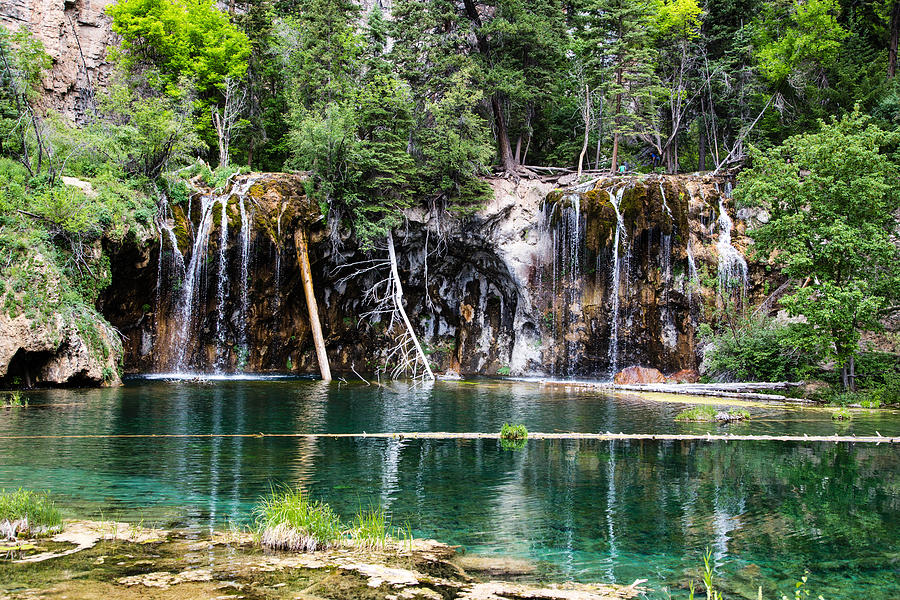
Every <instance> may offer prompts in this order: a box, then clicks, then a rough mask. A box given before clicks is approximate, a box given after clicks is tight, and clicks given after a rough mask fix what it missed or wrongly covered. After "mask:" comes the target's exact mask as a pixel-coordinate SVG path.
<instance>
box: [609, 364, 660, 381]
mask: <svg viewBox="0 0 900 600" xmlns="http://www.w3.org/2000/svg"><path fill="white" fill-rule="evenodd" d="M614 381H615V382H616V383H618V384H619V385H631V384H635V383H665V382H666V377H665V376H664V375H663V374H662V373H660V371H659V370H658V369H653V368H650V367H628V368H627V369H622V370H621V371H619V372H618V373H616V376H615V378H614Z"/></svg>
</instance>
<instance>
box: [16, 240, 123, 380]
mask: <svg viewBox="0 0 900 600" xmlns="http://www.w3.org/2000/svg"><path fill="white" fill-rule="evenodd" d="M31 264H32V265H34V268H35V269H37V270H39V271H40V272H39V273H36V274H35V280H38V281H42V287H43V288H44V289H43V290H41V292H43V293H44V294H45V297H44V301H45V302H46V304H47V305H50V306H56V305H58V299H59V289H58V287H57V286H56V283H58V280H56V279H54V277H53V276H52V275H50V276H41V275H46V274H47V272H48V271H49V269H48V268H47V267H46V265H47V261H46V260H45V259H44V257H43V255H41V254H34V255H33V256H32V257H31ZM31 291H33V290H31ZM28 293H29V290H21V291H15V288H13V289H12V290H10V291H9V293H8V295H7V296H6V300H5V302H4V306H3V308H2V310H0V388H2V387H11V386H12V387H19V386H24V387H31V386H32V385H62V384H68V385H115V384H118V383H119V372H118V360H119V359H120V358H121V355H122V347H121V345H120V343H119V339H118V337H117V336H116V334H115V333H114V332H112V331H111V330H109V329H108V328H107V326H106V324H105V323H103V322H102V319H100V318H99V317H98V315H97V314H96V313H93V311H88V310H87V309H82V310H84V311H85V312H83V313H81V314H79V315H78V316H77V317H76V316H74V315H73V314H72V313H67V315H63V314H61V313H60V312H58V311H55V310H52V309H50V308H47V307H46V305H45V306H43V307H40V308H38V309H35V307H34V304H33V303H29V302H25V295H26V294H28ZM9 294H14V295H13V296H10V295H9ZM88 313H90V314H88Z"/></svg>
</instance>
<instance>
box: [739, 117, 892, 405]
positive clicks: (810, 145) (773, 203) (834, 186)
mask: <svg viewBox="0 0 900 600" xmlns="http://www.w3.org/2000/svg"><path fill="white" fill-rule="evenodd" d="M898 142H900V137H898V135H897V134H895V133H889V132H885V131H884V130H882V129H880V128H879V127H877V126H876V125H874V124H873V123H872V122H871V120H870V119H869V118H868V117H866V116H864V115H861V114H860V113H859V112H856V111H854V112H853V113H851V114H848V115H846V116H844V117H843V118H841V119H833V120H832V121H830V122H828V123H825V122H822V123H821V124H820V130H819V131H817V132H815V133H809V134H802V135H797V136H793V137H791V138H789V139H788V140H786V141H785V142H784V144H782V145H780V146H778V147H775V148H772V149H771V150H769V151H767V152H759V151H754V152H753V155H752V161H753V164H752V168H750V169H748V170H747V171H745V172H744V173H742V174H741V176H740V180H739V181H740V185H739V186H738V187H737V189H736V197H737V198H738V200H739V201H740V202H744V203H747V204H753V205H759V206H764V207H766V208H767V210H769V211H770V212H771V220H770V222H769V223H768V224H767V225H765V226H763V227H760V228H759V229H757V230H755V231H753V232H752V236H753V238H754V241H755V249H756V252H758V253H759V254H760V255H761V256H763V257H769V259H770V260H771V261H772V262H773V263H775V264H777V265H779V266H780V267H781V268H782V269H783V271H784V273H785V275H787V276H789V277H792V278H794V279H795V280H797V281H798V282H802V285H800V286H799V287H798V288H797V289H796V290H795V291H794V292H793V293H792V294H790V295H788V296H786V297H785V298H784V299H783V300H782V304H783V305H784V306H785V307H786V308H787V309H788V310H789V311H790V313H791V314H792V315H802V316H803V317H805V322H804V323H803V324H802V325H800V326H798V328H797V331H798V332H799V336H800V339H801V341H802V343H803V344H804V347H806V348H807V349H809V350H817V351H820V352H822V353H823V355H824V356H825V357H826V358H829V359H833V360H835V361H836V362H837V363H838V364H839V365H840V366H841V373H842V380H843V383H844V385H845V387H847V388H851V387H852V386H853V378H854V363H855V357H856V355H857V353H858V352H859V339H860V332H861V331H867V330H878V329H880V328H881V324H880V319H881V318H882V317H884V316H885V315H886V314H888V313H890V312H892V311H896V310H897V309H898V307H900V305H898V301H900V249H898V247H897V245H896V244H895V243H894V240H893V239H892V236H893V235H894V234H895V233H896V222H895V221H894V217H893V213H894V212H895V211H896V210H897V209H898V208H900V190H898V188H897V185H896V183H897V178H898V176H900V169H898V164H897V163H898V158H900V155H898V154H897V145H898Z"/></svg>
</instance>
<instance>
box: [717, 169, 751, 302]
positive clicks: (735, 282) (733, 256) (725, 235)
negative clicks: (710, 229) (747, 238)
mask: <svg viewBox="0 0 900 600" xmlns="http://www.w3.org/2000/svg"><path fill="white" fill-rule="evenodd" d="M717 187H718V186H717ZM733 227H734V223H733V222H732V220H731V217H729V216H728V211H727V210H726V209H725V196H724V195H720V196H719V241H718V242H717V243H716V249H717V250H718V252H719V289H720V291H721V293H722V295H725V294H726V293H727V292H728V291H730V290H731V289H733V288H736V287H740V292H741V295H742V296H744V295H746V293H747V276H748V273H747V261H746V260H744V257H743V256H741V253H740V252H738V250H737V248H735V247H734V246H732V245H731V230H732V229H733Z"/></svg>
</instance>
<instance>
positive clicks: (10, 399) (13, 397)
mask: <svg viewBox="0 0 900 600" xmlns="http://www.w3.org/2000/svg"><path fill="white" fill-rule="evenodd" d="M3 406H6V407H10V406H28V398H27V397H25V396H23V395H22V393H21V392H18V391H16V392H10V393H9V394H7V395H6V398H4V400H3Z"/></svg>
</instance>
